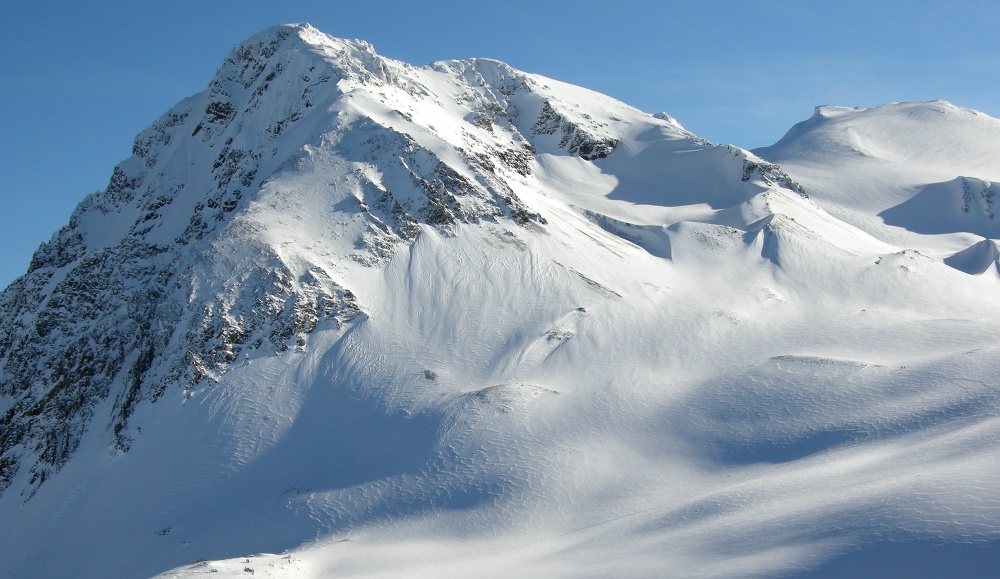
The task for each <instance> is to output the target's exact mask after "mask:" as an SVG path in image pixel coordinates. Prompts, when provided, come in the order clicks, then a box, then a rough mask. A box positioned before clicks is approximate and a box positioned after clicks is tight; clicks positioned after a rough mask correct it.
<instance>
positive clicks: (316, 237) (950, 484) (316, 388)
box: [0, 25, 1000, 577]
mask: <svg viewBox="0 0 1000 579" xmlns="http://www.w3.org/2000/svg"><path fill="white" fill-rule="evenodd" d="M133 152H134V155H133V157H131V158H130V159H128V160H126V161H124V162H123V163H121V164H120V165H119V166H118V167H117V168H116V169H115V172H114V174H113V176H112V179H111V183H110V184H109V186H108V188H107V189H106V190H105V191H103V192H100V193H97V194H95V195H92V196H91V197H88V198H87V199H85V200H84V202H83V203H82V204H81V205H80V207H79V208H78V209H77V211H76V212H75V213H74V215H73V217H72V219H71V221H70V223H69V224H68V225H67V227H65V228H63V229H62V230H60V231H59V232H57V234H56V235H55V236H54V237H53V239H52V240H51V241H50V242H49V243H48V244H46V245H45V246H43V247H42V248H40V250H39V251H38V253H37V254H36V256H35V259H34V260H33V263H32V266H31V269H30V271H29V272H28V273H27V274H26V275H25V276H24V277H22V278H20V279H19V280H17V281H16V282H15V283H14V284H12V285H11V286H10V287H9V288H8V289H7V290H5V292H4V293H3V294H2V296H0V307H2V308H3V311H4V313H5V314H6V315H5V316H4V317H3V319H4V320H5V321H4V322H3V326H2V327H0V337H2V339H3V341H2V342H0V356H2V358H0V361H2V364H3V365H2V368H3V370H2V374H0V379H2V390H0V394H2V396H3V397H2V398H0V401H2V404H3V406H2V407H0V408H2V409H3V410H4V412H5V414H4V418H3V422H2V423H0V426H2V430H0V451H2V453H3V454H2V459H0V460H2V461H3V462H2V463H0V468H2V473H3V479H2V483H3V487H4V488H3V496H2V498H0V517H2V518H3V520H4V521H7V522H9V523H8V524H7V525H5V528H4V529H3V530H0V539H2V540H0V544H3V545H4V547H3V548H2V549H0V565H2V568H4V569H5V570H6V571H5V572H9V574H11V575H12V576H45V575H49V576H57V575H68V574H73V575H80V574H81V573H83V574H89V575H91V576H95V577H97V576H101V577H108V576H123V577H125V576H144V575H145V576H148V575H152V574H155V573H158V572H163V571H166V570H168V569H171V568H173V567H177V566H179V565H185V564H191V563H193V562H195V561H198V560H203V559H208V560H222V559H228V558H233V560H232V561H218V562H209V561H203V562H200V563H197V564H194V565H193V566H188V567H184V568H180V569H178V570H177V571H176V572H174V573H175V574H199V573H202V572H204V573H208V572H211V571H213V570H215V571H220V572H223V573H225V572H230V573H232V574H238V575H240V576H243V575H245V574H246V573H248V571H245V569H252V570H253V571H254V573H255V574H265V575H266V574H268V573H272V574H278V575H280V574H286V575H294V576H301V575H313V576H329V575H332V574H336V575H366V574H367V575H380V574H389V575H398V574H407V575H414V574H427V575H434V576H441V575H445V576H469V575H493V574H504V575H509V574H536V575H537V574H543V575H554V576H559V575H565V576H581V575H583V576H606V575H610V574H630V575H640V576H642V575H645V576H654V575H662V574H663V573H664V572H666V571H669V572H670V573H672V574H676V575H683V576H725V575H732V574H734V573H739V574H743V575H754V574H757V575H768V574H774V573H779V572H790V571H795V570H802V569H806V568H810V567H815V566H816V565H818V564H819V563H820V562H821V561H823V560H825V559H828V558H830V557H832V556H833V555H834V554H836V553H837V552H840V551H844V550H848V549H851V548H857V547H860V546H863V545H866V544H870V543H873V542H876V541H880V540H895V541H900V540H912V541H934V542H938V543H951V542H959V543H969V542H976V541H995V540H996V539H997V534H998V532H1000V524H998V518H997V517H996V516H995V514H996V513H997V509H998V506H1000V493H998V492H997V491H996V490H994V489H995V485H991V484H989V483H990V481H991V480H992V479H993V478H994V477H995V472H997V470H996V467H997V466H998V465H997V462H998V460H1000V454H998V453H997V452H996V450H995V448H996V441H997V437H998V434H1000V431H998V429H997V426H998V421H997V416H996V400H997V397H998V396H1000V390H997V386H996V385H995V381H994V379H993V376H995V370H996V367H997V362H998V360H1000V350H998V349H997V348H996V346H995V344H996V342H997V337H998V335H997V334H998V331H1000V330H998V329H997V328H996V327H995V326H996V325H995V324H994V323H992V320H994V319H995V316H996V315H997V313H1000V311H998V310H1000V299H998V297H997V294H996V283H995V280H994V279H992V278H990V277H988V276H973V275H969V273H970V272H973V271H974V270H975V269H976V268H978V266H979V265H980V262H981V261H982V259H979V257H970V258H969V259H968V260H965V261H963V262H962V263H965V264H971V265H966V266H965V267H964V268H958V269H956V268H955V267H950V266H949V264H946V263H942V262H941V261H939V260H936V259H930V258H928V257H924V255H922V254H921V253H918V252H915V251H912V250H909V249H906V248H905V247H903V246H900V245H899V244H897V243H895V242H894V241H892V240H886V239H881V240H880V239H878V238H877V236H873V235H872V234H871V233H869V232H866V231H865V230H864V228H859V227H856V226H855V225H851V224H848V223H846V222H844V221H843V220H841V219H838V218H836V217H834V216H832V215H831V214H830V213H828V212H827V211H825V210H824V209H823V208H821V207H820V205H817V204H816V203H814V202H813V200H812V198H813V197H815V196H816V195H815V194H814V193H813V189H812V185H811V184H809V183H806V185H805V187H803V186H802V185H799V183H798V182H797V181H800V179H798V177H797V176H796V178H795V179H793V178H792V177H790V176H789V174H788V173H785V171H784V170H783V169H782V168H780V167H778V166H776V165H773V164H771V163H768V162H766V161H764V160H762V159H760V158H759V157H757V156H755V155H754V154H752V153H749V152H747V151H744V150H742V149H739V148H736V147H732V146H725V145H713V144H711V143H707V142H705V141H704V140H702V139H699V138H697V137H696V136H694V135H692V134H690V133H689V132H687V131H685V130H684V129H683V128H681V127H680V126H679V125H678V124H677V123H676V122H674V121H672V120H671V119H670V118H669V117H666V116H665V115H659V116H652V115H647V114H645V113H642V112H640V111H637V110H635V109H633V108H631V107H628V106H627V105H624V104H622V103H618V102H616V101H614V100H612V99H609V98H608V97H605V96H602V95H599V94H596V93H593V92H590V91H587V90H585V89H581V88H578V87H572V86H569V85H565V84H563V83H559V82H557V81H554V80H551V79H546V78H543V77H539V76H536V75H531V74H527V73H522V72H519V71H516V70H513V69H511V68H510V67H508V66H506V65H504V64H502V63H499V62H495V61H488V60H468V61H449V62H442V63H435V64H432V65H430V66H427V67H421V68H416V67H412V66H410V65H406V64H404V63H400V62H396V61H392V60H389V59H385V58H383V57H380V56H378V55H377V54H376V53H375V52H374V50H373V49H372V48H371V47H370V46H369V45H367V44H365V43H363V42H360V41H347V40H339V39H333V38H330V37H328V36H326V35H323V34H322V33H320V32H319V31H317V30H315V29H313V28H312V27H310V26H308V25H295V26H284V27H278V28H275V29H272V30H269V31H266V32H264V33H262V34H260V35H258V36H256V37H254V38H252V39H250V40H248V41H247V42H245V43H243V44H241V45H240V46H238V47H236V48H235V49H234V50H233V51H232V52H231V53H230V55H229V56H228V57H227V59H226V61H225V62H224V63H223V66H222V67H221V68H220V69H219V71H218V73H217V74H216V76H215V78H214V79H213V80H212V82H211V83H210V84H209V87H208V89H207V90H206V91H205V92H203V93H200V94H198V95H195V96H193V97H191V98H189V99H186V100H184V101H182V102H181V103H179V104H178V105H177V106H176V107H174V109H172V110H171V111H169V112H168V113H166V114H165V115H164V116H163V117H161V118H160V119H159V120H158V121H157V122H156V123H154V124H153V126H152V127H151V128H150V129H147V130H146V131H144V132H143V133H141V134H140V135H139V136H138V137H137V139H136V143H135V146H134V150H133ZM973 168H975V167H973ZM793 175H794V173H793ZM982 177H984V178H986V177H989V176H988V175H984V176H982ZM820 197H822V195H820ZM821 201H822V199H821ZM859 223H861V225H864V223H862V222H860V221H859ZM876 233H877V232H876ZM977 255H978V254H977ZM959 269H962V271H959ZM762 531H763V532H762ZM286 551H287V553H286ZM267 552H271V553H286V554H283V555H275V556H261V557H256V556H254V557H252V560H251V557H250V556H251V555H253V554H254V553H267ZM866 552H867V551H864V550H862V553H866Z"/></svg>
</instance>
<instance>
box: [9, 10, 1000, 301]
mask: <svg viewBox="0 0 1000 579" xmlns="http://www.w3.org/2000/svg"><path fill="white" fill-rule="evenodd" d="M285 4H286V3H280V2H274V1H273V0H271V1H258V0H245V1H242V2H236V1H213V0H201V1H198V2H193V1H188V0H175V1H172V2H160V1H153V0H150V1H148V2H134V1H108V2H69V1H63V2H54V1H45V0H35V1H23V0H6V1H5V2H4V3H3V6H2V8H0V175H2V179H0V201H2V207H3V210H2V211H0V248H2V250H0V287H3V286H6V285H7V284H8V283H9V282H10V281H12V280H13V279H14V278H15V277H16V276H18V275H20V274H22V273H23V272H24V271H25V269H26V267H27V265H28V262H29V260H30V258H31V253H32V252H33V251H34V249H35V248H37V246H38V244H39V243H40V242H42V241H44V240H47V239H48V238H49V237H50V236H51V234H52V233H53V232H54V231H55V229H57V228H58V227H59V226H61V225H63V224H64V223H66V221H67V220H68V218H69V215H70V213H71V212H72V210H73V207H74V206H75V205H76V203H78V202H79V201H80V200H81V199H82V198H83V196H84V195H86V194H87V193H89V192H91V191H94V190H97V189H102V188H104V186H105V185H106V184H107V179H108V177H109V176H110V175H111V171H112V169H113V167H114V165H115V163H117V162H119V161H121V160H123V159H124V158H126V157H127V156H128V155H129V151H130V148H131V143H132V138H133V136H134V135H135V134H136V133H138V132H139V131H140V130H142V129H143V128H145V127H146V126H147V125H148V124H149V123H151V122H152V121H153V120H154V119H156V118H157V117H158V116H159V115H160V114H161V113H162V112H164V111H165V110H166V109H167V108H169V107H170V106H171V105H173V104H174V103H175V102H177V101H179V100H181V99H182V98H184V97H186V96H189V95H191V94H194V93H196V92H199V91H201V90H202V89H203V88H204V87H205V86H206V85H207V83H208V81H209V79H210V78H211V76H212V74H213V72H214V71H215V69H216V67H217V66H218V65H219V64H220V63H221V61H222V59H223V57H224V56H225V54H226V52H227V51H228V49H229V48H230V47H232V46H233V45H234V44H236V43H238V42H240V41H241V40H243V39H245V38H247V37H248V36H251V35H253V34H255V33H257V32H259V31H261V30H263V29H265V28H268V27H270V26H273V25H276V24H282V23H286V22H310V23H312V24H313V25H314V26H316V27H317V28H319V29H320V30H323V31H324V32H327V33H329V34H332V35H334V36H342V37H351V38H363V39H365V40H367V41H369V42H371V43H372V44H373V45H374V46H375V49H376V51H378V52H379V53H380V54H383V55H385V56H389V57H392V58H396V59H400V60H405V61H407V62H410V63H413V64H426V63H428V62H432V61H435V60H442V59H450V58H468V57H488V58H495V59H498V60H503V61H505V62H507V63H509V64H511V65H512V66H514V67H516V68H519V69H522V70H525V71H529V72H535V73H539V74H543V75H546V76H550V77H553V78H556V79H559V80H562V81H566V82H571V83H574V84H579V85H582V86H585V87H587V88H590V89H594V90H597V91H600V92H604V93H607V94H609V95H611V96H614V97H616V98H618V99H620V100H623V101H625V102H627V103H629V104H631V105H633V106H636V107H638V108H640V109H643V110H646V111H649V112H658V111H666V112H667V113H669V114H671V115H672V116H674V117H676V118H677V119H678V120H679V121H680V122H681V123H682V124H683V125H684V126H685V127H687V128H688V129H689V130H691V131H693V132H695V133H697V134H699V135H701V136H703V137H705V138H707V139H709V140H711V141H715V142H724V143H732V144H736V145H739V146H742V147H745V148H753V147H759V146H763V145H768V144H771V143H773V142H774V141H776V140H777V139H779V138H780V137H781V135H782V134H784V132H785V131H786V130H787V129H788V128H790V127H791V126H792V125H793V124H794V123H796V122H798V121H800V120H803V119H805V118H807V117H809V116H810V115H811V114H812V110H813V107H814V106H815V105H819V104H838V105H849V106H876V105H879V104H882V103H885V102H889V101H917V100H933V99H945V100H949V101H951V102H953V103H954V104H957V105H960V106H965V107H969V108H974V109H977V110H981V111H983V112H985V113H987V114H989V115H991V116H994V117H1000V48H998V47H997V41H996V38H997V31H998V30H1000V7H997V6H995V5H994V3H992V2H986V1H957V2H951V3H948V4H944V3H940V2H929V1H919V0H912V1H909V2H897V1H885V2H877V1H871V0H869V1H867V2H855V1H846V2H836V1H830V2H822V3H821V2H809V1H804V0H800V1H791V0H789V1H779V0H775V1H753V0H744V1H742V2H737V1H725V2H724V1H713V0H702V1H700V2H697V3H696V2H688V1H628V0H620V1H618V2H607V1H606V0H605V1H599V2H597V1H589V0H576V1H572V2H564V1H556V0H552V1H548V2H537V1H533V2H522V1H519V0H513V1H505V2H489V3H486V2H482V3H479V2H469V1H466V2H451V1H439V2H414V1H413V0H409V1H406V2H399V1H380V0H367V1H355V2H339V1H335V0H326V1H313V0H299V1H297V2H295V3H287V4H289V5H285Z"/></svg>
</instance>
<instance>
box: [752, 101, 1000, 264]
mask: <svg viewBox="0 0 1000 579" xmlns="http://www.w3.org/2000/svg"><path fill="white" fill-rule="evenodd" d="M998 145H1000V121H998V120H997V119H994V118H991V117H989V116H987V115H985V114H983V113H980V112H978V111H973V110H969V109H963V108H961V107H956V106H954V105H952V104H950V103H947V102H944V101H934V102H926V103H890V104H886V105H882V106H880V107H876V108H873V109H863V108H853V109H851V108H846V107H817V109H816V114H815V115H813V117H812V118H810V119H808V120H806V121H803V122H801V123H799V124H798V125H796V126H795V127H793V128H792V129H791V130H789V131H788V133H787V134H786V135H785V136H784V137H782V139H781V140H780V141H778V142H777V143H775V144H774V145H772V146H770V147H765V148H762V149H757V150H756V151H755V153H757V154H758V155H761V156H762V157H764V158H766V159H768V160H771V161H773V162H776V163H779V164H781V166H782V167H783V168H784V169H785V170H787V171H789V172H791V173H792V174H793V175H794V176H795V178H796V179H798V180H800V181H801V182H802V183H803V184H804V185H805V186H806V187H807V188H808V189H809V191H810V193H811V195H812V197H813V199H815V200H816V201H817V202H818V203H820V204H821V205H822V206H823V207H824V208H825V209H827V210H829V211H830V212H832V213H833V214H834V215H836V216H838V217H839V218H842V219H845V220H847V221H848V222H850V223H852V224H855V225H857V226H858V227H860V228H862V229H864V230H865V231H867V232H869V233H871V234H872V235H875V236H876V237H878V238H880V239H882V240H883V241H887V242H889V243H892V244H897V245H905V246H908V247H913V248H916V249H919V250H921V251H924V252H925V253H928V254H931V255H934V256H935V257H939V258H946V257H947V256H949V255H950V254H953V253H956V252H957V251H958V250H960V249H964V248H967V247H969V246H971V245H973V244H974V243H976V242H978V241H982V239H983V238H996V237H998V236H1000V230H998V229H997V226H996V222H995V209H994V207H993V205H994V197H995V186H994V185H992V181H995V180H996V179H998V178H1000V147H998ZM914 234H915V235H914Z"/></svg>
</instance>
